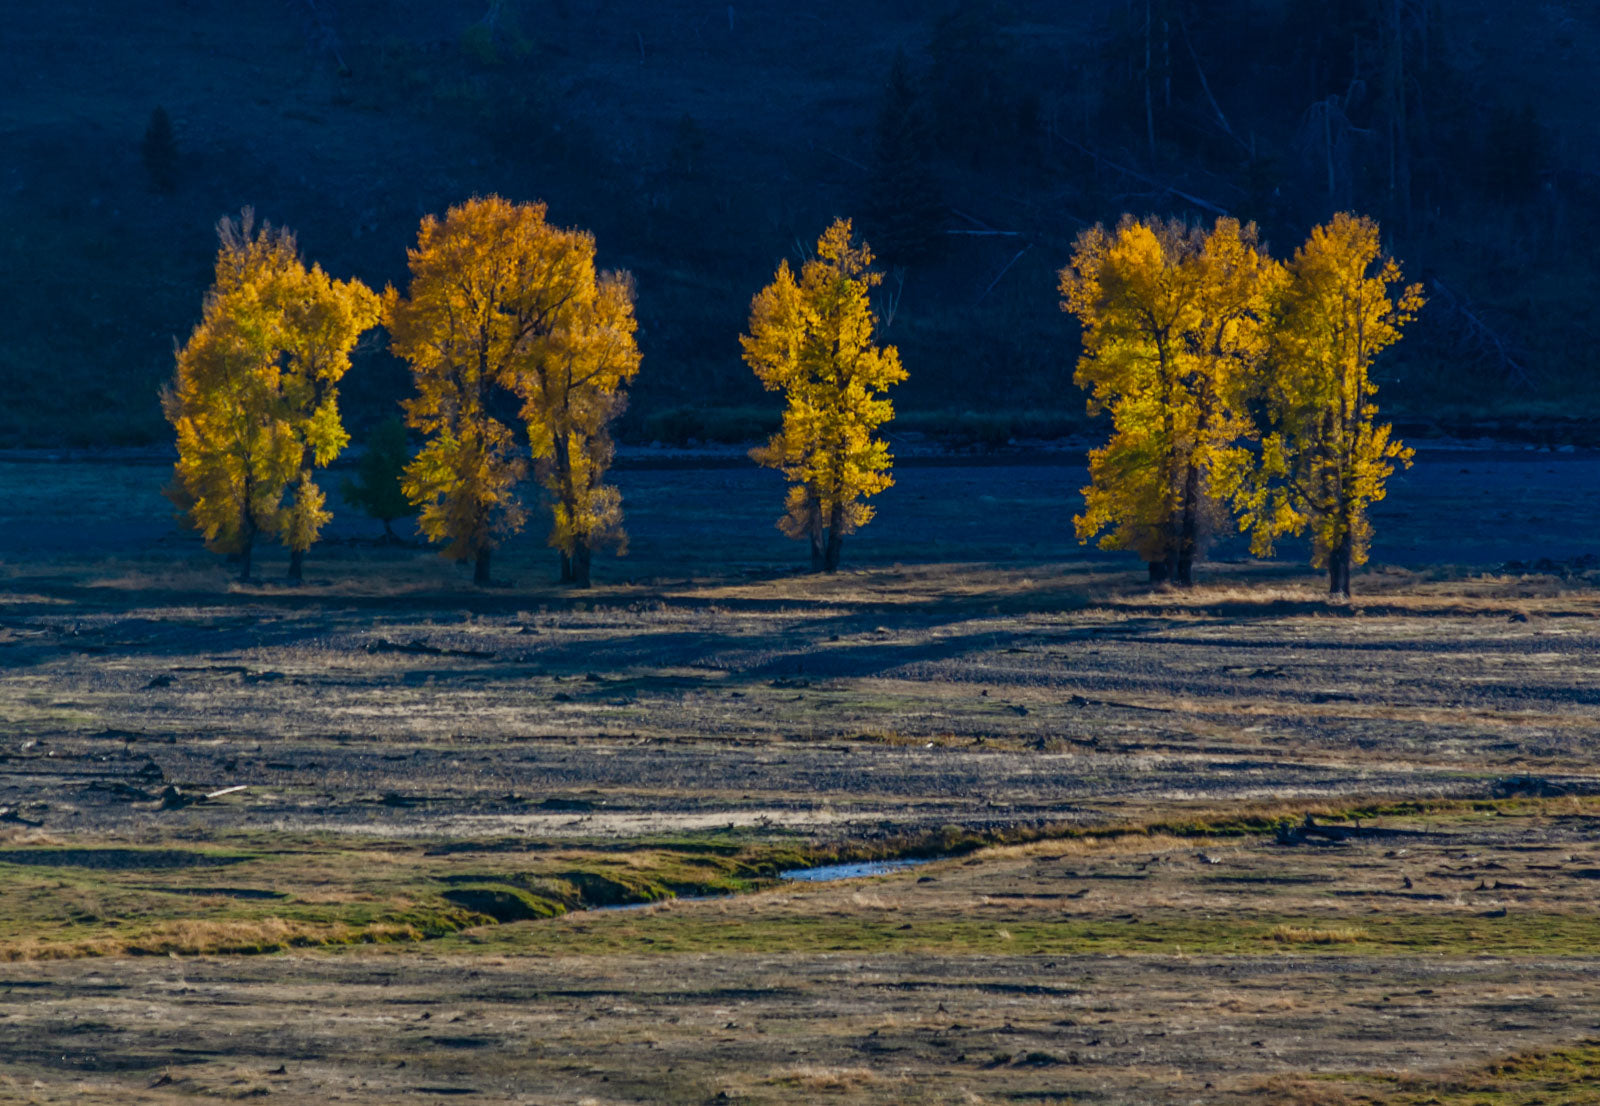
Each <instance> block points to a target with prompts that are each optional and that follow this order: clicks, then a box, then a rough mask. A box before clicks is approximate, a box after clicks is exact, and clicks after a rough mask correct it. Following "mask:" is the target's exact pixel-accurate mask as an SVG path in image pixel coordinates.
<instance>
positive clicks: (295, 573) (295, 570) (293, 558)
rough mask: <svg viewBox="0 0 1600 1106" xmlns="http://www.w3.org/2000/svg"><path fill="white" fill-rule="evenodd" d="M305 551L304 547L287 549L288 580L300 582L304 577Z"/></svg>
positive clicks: (293, 582)
mask: <svg viewBox="0 0 1600 1106" xmlns="http://www.w3.org/2000/svg"><path fill="white" fill-rule="evenodd" d="M305 564H306V551H305V550H304V549H291V550H289V582H290V583H291V584H299V583H302V582H303V581H304V579H305Z"/></svg>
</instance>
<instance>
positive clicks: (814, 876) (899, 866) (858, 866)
mask: <svg viewBox="0 0 1600 1106" xmlns="http://www.w3.org/2000/svg"><path fill="white" fill-rule="evenodd" d="M932 859H933V858H932V857H918V858H915V859H911V860H858V861H856V862H854V863H852V864H824V865H822V866H821V867H819V868H793V869H790V870H789V871H787V872H779V873H778V878H779V879H782V880H792V881H793V882H796V883H830V882H832V881H833V880H836V879H859V878H860V877H862V876H883V875H888V874H889V873H890V872H900V871H904V870H905V869H907V868H916V867H918V866H920V865H923V864H927V863H928V862H929V861H931V860H932Z"/></svg>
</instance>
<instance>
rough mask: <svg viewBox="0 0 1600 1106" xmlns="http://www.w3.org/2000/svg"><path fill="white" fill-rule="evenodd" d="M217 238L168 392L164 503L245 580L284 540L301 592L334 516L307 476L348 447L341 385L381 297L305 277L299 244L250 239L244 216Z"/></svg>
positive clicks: (225, 223) (249, 216) (260, 236)
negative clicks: (311, 552)
mask: <svg viewBox="0 0 1600 1106" xmlns="http://www.w3.org/2000/svg"><path fill="white" fill-rule="evenodd" d="M217 233H218V238H219V240H220V248H219V249H218V252H217V261H216V276H215V282H214V284H213V286H212V288H211V291H210V292H209V293H208V294H207V296H206V302H205V308H204V313H203V315H202V317H201V321H200V323H199V325H198V326H196V327H195V330H194V333H193V334H192V335H191V336H190V338H189V341H188V342H187V343H186V344H185V345H184V346H183V347H182V348H181V349H179V350H178V353H177V367H176V371H175V373H174V377H173V381H172V383H171V384H170V385H169V386H168V387H167V388H165V389H164V390H163V392H162V408H163V410H164V412H165V413H166V416H167V419H168V421H170V422H171V423H172V425H173V427H174V429H175V430H176V431H177V439H178V440H177V445H178V462H177V465H176V466H175V468H174V479H173V482H172V484H171V485H170V486H169V487H168V489H167V494H168V497H169V498H170V499H172V501H173V502H174V503H175V504H177V505H178V507H179V508H180V510H182V512H183V514H184V516H185V517H186V518H187V520H188V521H189V523H190V524H191V525H193V526H194V527H195V528H196V529H198V530H200V531H201V532H202V533H204V534H205V537H206V541H207V543H208V544H209V545H210V547H211V548H213V549H216V550H219V551H223V552H229V553H235V554H237V555H238V556H239V559H240V579H243V580H248V579H249V578H250V571H251V564H252V554H253V551H254V547H255V543H256V540H257V538H259V537H279V538H281V539H282V540H283V542H284V544H285V545H286V546H287V547H288V548H289V551H290V561H289V577H290V579H291V580H293V581H296V582H298V581H299V579H300V578H301V573H302V570H303V564H304V556H305V552H306V550H308V549H309V548H310V547H311V546H312V544H314V543H315V541H316V539H317V535H318V533H319V532H320V530H321V528H322V526H323V525H324V524H326V522H327V521H328V520H329V518H331V517H332V516H331V515H330V514H329V512H328V511H327V510H326V509H325V506H324V504H325V497H324V495H323V493H322V490H321V489H320V488H319V487H318V486H317V484H316V481H315V479H314V477H313V471H314V469H316V468H318V467H322V466H326V465H327V464H329V463H330V462H332V461H333V459H334V458H335V457H337V456H338V454H339V452H340V450H342V449H343V448H344V446H345V445H346V443H347V442H348V440H349V438H348V436H347V435H346V434H345V432H344V427H343V426H342V425H341V423H340V420H339V406H338V384H339V381H340V379H341V378H342V377H343V376H344V374H345V373H346V372H347V371H348V370H349V368H350V351H351V350H352V349H353V348H354V347H355V344H356V342H357V340H358V339H359V338H360V336H361V334H362V333H363V332H365V331H366V330H368V329H370V328H371V327H372V326H373V324H374V323H375V322H376V321H377V315H378V304H377V297H376V296H375V295H374V294H373V293H372V291H371V290H370V289H369V288H367V287H366V286H365V285H364V284H362V283H361V282H359V281H355V280H351V281H338V280H334V279H332V278H331V277H329V276H328V275H327V274H326V273H324V272H323V271H322V269H321V267H320V266H316V265H313V266H312V267H311V268H310V269H307V268H306V266H305V263H304V262H303V261H302V260H301V258H300V253H299V248H298V246H297V244H296V242H295V239H294V235H292V234H291V233H289V232H288V231H286V230H283V229H281V228H274V227H272V226H270V225H263V226H262V227H261V228H260V230H259V231H258V230H256V229H255V226H254V216H253V213H252V212H251V211H250V210H249V209H248V208H247V209H245V211H244V213H243V215H242V217H241V218H240V219H239V220H238V221H234V220H231V219H224V220H222V221H221V223H219V224H218V228H217ZM290 486H292V487H293V491H292V494H291V496H290V498H289V501H288V502H287V503H285V502H284V492H285V489H286V488H288V487H290Z"/></svg>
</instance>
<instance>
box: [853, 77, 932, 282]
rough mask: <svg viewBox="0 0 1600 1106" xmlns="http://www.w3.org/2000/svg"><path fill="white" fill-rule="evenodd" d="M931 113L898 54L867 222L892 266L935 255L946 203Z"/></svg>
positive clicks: (882, 116) (881, 123)
mask: <svg viewBox="0 0 1600 1106" xmlns="http://www.w3.org/2000/svg"><path fill="white" fill-rule="evenodd" d="M932 154H933V135H932V130H931V127H930V126H929V123H928V115H927V110H926V108H925V106H924V104H923V103H922V99H921V97H920V96H919V95H918V92H917V88H916V85H915V83H914V82H913V80H912V77H911V69H910V66H909V65H908V64H907V62H906V58H905V55H904V54H903V53H897V54H896V55H895V59H894V66H893V68H891V69H890V71H889V84H888V86H887V87H886V88H885V89H884V96H883V103H882V105H881V106H880V107H879V109H878V125H877V134H876V144H875V145H874V147H873V159H872V177H871V180H870V181H869V182H868V189H869V191H868V199H867V221H868V222H869V223H870V224H871V227H872V231H873V237H874V238H875V239H876V240H877V242H878V245H879V246H880V248H881V249H882V250H883V255H884V256H885V257H886V258H888V259H889V260H890V261H891V262H895V263H902V264H909V263H914V262H919V261H925V260H927V259H928V258H929V257H930V256H932V254H933V253H934V251H935V248H936V246H937V244H938V241H939V229H940V224H941V223H942V222H943V220H944V202H943V200H941V199H940V196H939V186H938V183H937V182H936V181H935V180H934V176H933V170H932V167H931V160H932Z"/></svg>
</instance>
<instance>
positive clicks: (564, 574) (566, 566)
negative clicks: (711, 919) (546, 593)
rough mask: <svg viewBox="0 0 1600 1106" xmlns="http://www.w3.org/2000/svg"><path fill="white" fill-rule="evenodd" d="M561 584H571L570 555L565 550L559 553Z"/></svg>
mask: <svg viewBox="0 0 1600 1106" xmlns="http://www.w3.org/2000/svg"><path fill="white" fill-rule="evenodd" d="M561 582H562V583H563V584H570V583H572V555H571V554H569V553H568V552H566V551H565V550H562V552H561Z"/></svg>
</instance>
